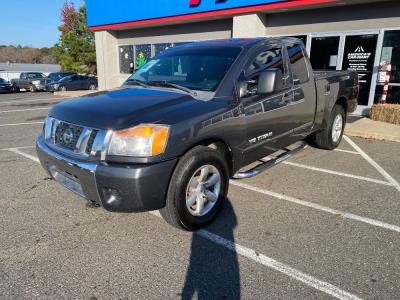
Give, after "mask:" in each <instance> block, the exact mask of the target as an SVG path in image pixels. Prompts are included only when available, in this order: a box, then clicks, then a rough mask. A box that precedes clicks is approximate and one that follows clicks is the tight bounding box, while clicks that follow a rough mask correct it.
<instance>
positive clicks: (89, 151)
mask: <svg viewBox="0 0 400 300" xmlns="http://www.w3.org/2000/svg"><path fill="white" fill-rule="evenodd" d="M107 134H108V131H107V130H99V129H94V128H90V127H84V126H79V125H75V124H71V123H68V122H65V121H61V120H57V119H54V118H51V117H48V118H47V119H46V121H45V127H44V137H45V141H46V143H47V144H48V145H49V146H51V147H53V148H56V149H55V150H58V151H60V152H63V153H65V154H67V155H71V156H73V157H77V158H81V159H89V158H93V159H95V158H96V157H97V158H98V157H99V156H100V154H101V153H100V152H99V151H103V150H104V147H103V144H104V143H105V140H106V136H107ZM102 155H103V154H102ZM102 157H103V156H102Z"/></svg>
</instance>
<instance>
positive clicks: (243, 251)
mask: <svg viewBox="0 0 400 300" xmlns="http://www.w3.org/2000/svg"><path fill="white" fill-rule="evenodd" d="M10 151H12V152H14V153H17V154H20V155H22V156H24V157H26V158H28V159H31V160H33V161H35V162H37V163H38V162H39V160H38V159H37V158H36V157H34V156H32V155H30V154H27V153H24V152H22V151H19V150H18V149H10ZM150 213H151V214H152V215H155V216H158V217H160V214H159V212H150ZM194 234H197V235H199V236H201V237H203V238H205V239H207V240H209V241H211V242H213V243H215V244H217V245H220V246H222V247H224V248H226V249H228V250H230V251H233V252H235V253H237V254H239V255H242V256H244V257H246V258H248V259H250V260H253V261H254V262H257V263H259V264H262V265H264V266H266V267H268V268H271V269H273V270H275V271H278V272H280V273H283V274H285V275H287V276H289V277H290V278H293V279H296V280H298V281H300V282H302V283H304V284H306V285H307V286H310V287H312V288H314V289H317V290H319V291H321V292H324V293H326V294H328V295H330V296H332V297H336V298H338V299H343V300H344V299H346V300H359V299H360V298H359V297H357V296H356V295H353V294H351V293H349V292H346V291H344V290H342V289H340V288H338V287H336V286H334V285H332V284H330V283H328V282H325V281H321V280H319V279H317V278H315V277H313V276H311V275H308V274H305V273H303V272H301V271H299V270H296V269H294V268H292V267H290V266H288V265H285V264H283V263H281V262H279V261H277V260H275V259H273V258H270V257H268V256H265V255H263V254H261V253H257V252H256V251H255V250H253V249H250V248H247V247H244V246H241V245H239V244H237V243H234V242H232V241H230V240H227V239H225V238H223V237H221V236H219V235H216V234H214V233H212V232H209V231H207V230H204V229H201V230H198V231H196V232H195V233H194Z"/></svg>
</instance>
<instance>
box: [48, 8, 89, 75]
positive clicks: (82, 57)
mask: <svg viewBox="0 0 400 300" xmlns="http://www.w3.org/2000/svg"><path fill="white" fill-rule="evenodd" d="M61 20H62V25H61V26H59V28H58V30H59V31H60V32H61V35H60V40H59V42H58V43H57V44H56V45H55V48H54V54H55V56H56V58H57V62H58V63H59V64H60V65H61V69H62V70H63V71H74V72H78V73H96V46H95V42H94V33H93V32H92V31H90V30H89V29H88V27H87V25H86V7H85V6H84V5H83V6H81V7H80V8H79V10H76V9H75V6H74V5H73V4H72V3H70V2H68V1H66V2H65V4H64V7H63V9H62V11H61Z"/></svg>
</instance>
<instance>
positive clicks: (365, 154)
mask: <svg viewBox="0 0 400 300" xmlns="http://www.w3.org/2000/svg"><path fill="white" fill-rule="evenodd" d="M343 138H344V139H345V140H346V141H347V142H348V143H349V144H350V145H351V146H352V147H353V148H354V150H356V151H357V152H358V153H360V155H361V156H362V157H363V158H364V159H365V160H366V161H367V162H368V163H369V164H370V165H371V166H373V167H374V168H375V169H376V170H377V171H378V172H379V173H381V174H382V176H383V177H385V178H386V179H387V180H388V181H389V182H390V183H391V184H392V185H393V186H394V187H395V188H396V189H397V190H398V191H399V192H400V184H399V183H398V182H397V180H396V179H394V178H393V177H392V176H390V174H389V173H388V172H386V171H385V170H384V169H383V168H382V167H381V166H380V165H378V164H377V163H376V162H375V161H374V160H373V159H372V158H371V157H370V156H369V155H368V154H367V153H365V152H364V151H363V150H362V149H361V148H360V147H358V146H357V145H356V143H354V142H353V141H352V140H351V139H350V138H349V137H347V136H343Z"/></svg>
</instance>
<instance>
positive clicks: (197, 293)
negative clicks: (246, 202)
mask: <svg viewBox="0 0 400 300" xmlns="http://www.w3.org/2000/svg"><path fill="white" fill-rule="evenodd" d="M236 225H237V219H236V215H235V212H234V211H233V207H232V204H231V203H230V201H228V200H226V201H225V204H224V207H223V209H222V211H221V214H220V215H219V216H218V218H217V219H216V220H215V221H214V223H213V224H212V225H210V226H209V227H208V228H206V230H207V231H210V232H212V233H214V234H217V235H219V236H222V237H224V238H225V239H227V240H229V241H231V242H235V240H234V235H233V230H234V228H235V227H236ZM182 299H240V270H239V262H238V258H237V254H236V252H233V251H230V250H228V249H226V248H223V247H221V246H218V245H216V244H215V243H213V242H211V241H209V240H206V239H205V238H203V237H201V236H199V235H198V234H196V233H193V236H192V246H191V254H190V262H189V266H188V270H187V273H186V279H185V285H184V287H183V290H182Z"/></svg>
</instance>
